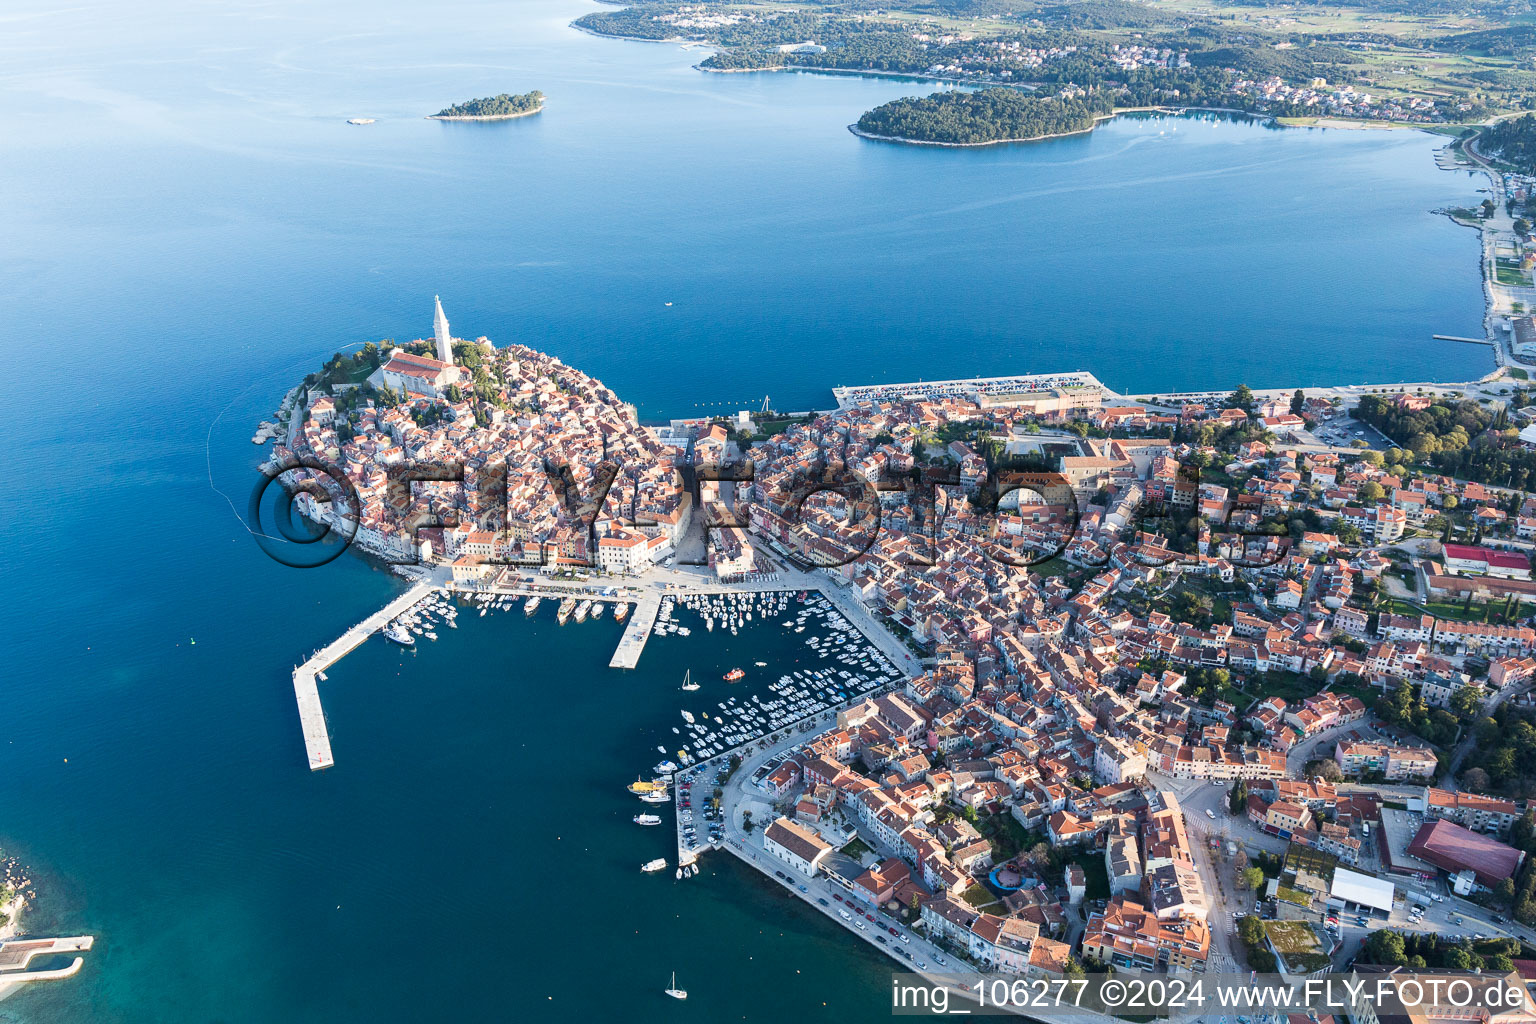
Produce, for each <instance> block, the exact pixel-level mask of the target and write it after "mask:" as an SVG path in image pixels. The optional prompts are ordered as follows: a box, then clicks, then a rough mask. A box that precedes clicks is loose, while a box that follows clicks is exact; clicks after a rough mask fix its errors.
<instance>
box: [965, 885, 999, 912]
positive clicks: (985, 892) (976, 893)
mask: <svg viewBox="0 0 1536 1024" xmlns="http://www.w3.org/2000/svg"><path fill="white" fill-rule="evenodd" d="M960 898H961V899H963V900H965V902H967V903H969V904H970V905H971V906H973V907H975V908H976V909H977V910H986V909H988V908H989V907H997V906H1001V905H1002V904H1001V902H1000V901H999V900H998V898H997V897H996V896H994V895H993V894H992V890H991V889H988V888H987V887H986V886H984V885H982V884H981V883H980V882H977V883H976V884H974V885H972V886H971V887H970V888H969V889H967V890H965V892H963V893H961V894H960Z"/></svg>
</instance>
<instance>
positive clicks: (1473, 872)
mask: <svg viewBox="0 0 1536 1024" xmlns="http://www.w3.org/2000/svg"><path fill="white" fill-rule="evenodd" d="M1408 853H1409V854H1410V855H1412V856H1414V857H1417V858H1419V859H1420V860H1422V861H1425V862H1427V863H1430V864H1433V865H1434V866H1435V867H1437V868H1440V869H1441V870H1442V871H1446V872H1448V873H1450V874H1451V875H1452V876H1453V877H1454V879H1455V883H1454V884H1455V888H1456V890H1457V891H1458V892H1464V891H1475V890H1476V889H1492V888H1493V887H1494V886H1496V885H1498V884H1499V883H1500V882H1502V881H1504V879H1506V878H1510V877H1513V875H1514V873H1515V872H1516V871H1518V870H1520V864H1521V863H1522V862H1523V861H1524V860H1525V852H1524V851H1523V850H1517V849H1515V848H1514V847H1513V846H1507V845H1505V844H1504V843H1501V842H1499V841H1498V840H1497V839H1490V838H1489V837H1488V836H1485V835H1481V834H1479V833H1477V832H1473V831H1471V830H1470V829H1465V828H1462V827H1461V826H1460V825H1457V824H1456V823H1454V822H1450V821H1445V820H1443V819H1442V820H1439V821H1431V822H1426V823H1425V825H1424V827H1423V828H1421V829H1419V834H1418V835H1416V836H1414V837H1413V842H1411V843H1409V844H1408ZM1469 875H1470V878H1468V877H1467V876H1469ZM1473 883H1475V884H1473Z"/></svg>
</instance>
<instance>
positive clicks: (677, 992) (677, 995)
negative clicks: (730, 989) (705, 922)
mask: <svg viewBox="0 0 1536 1024" xmlns="http://www.w3.org/2000/svg"><path fill="white" fill-rule="evenodd" d="M667 305H669V306H670V305H672V303H670V302H669V303H667ZM665 991H666V993H667V995H669V996H671V997H672V998H673V999H687V998H688V993H687V992H684V991H683V990H682V989H680V988H678V987H677V972H676V971H673V972H672V987H671V988H668V989H666V990H665Z"/></svg>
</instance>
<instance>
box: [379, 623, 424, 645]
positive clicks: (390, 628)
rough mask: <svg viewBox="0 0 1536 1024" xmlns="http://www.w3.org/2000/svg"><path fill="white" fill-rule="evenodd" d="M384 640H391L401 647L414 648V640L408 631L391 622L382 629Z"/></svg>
mask: <svg viewBox="0 0 1536 1024" xmlns="http://www.w3.org/2000/svg"><path fill="white" fill-rule="evenodd" d="M384 639H385V640H393V641H394V642H395V643H397V644H399V645H400V646H401V647H415V646H416V638H415V637H413V636H411V634H410V631H409V630H407V629H406V628H405V627H404V626H402V625H400V623H398V622H391V623H390V624H389V625H387V626H385V627H384Z"/></svg>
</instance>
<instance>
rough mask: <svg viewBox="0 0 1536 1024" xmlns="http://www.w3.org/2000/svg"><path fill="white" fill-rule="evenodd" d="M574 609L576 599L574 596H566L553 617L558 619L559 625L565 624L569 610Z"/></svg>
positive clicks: (569, 613) (569, 615)
mask: <svg viewBox="0 0 1536 1024" xmlns="http://www.w3.org/2000/svg"><path fill="white" fill-rule="evenodd" d="M575 610H576V599H575V598H574V597H568V598H566V599H565V600H564V601H561V602H560V610H559V611H558V612H557V613H556V614H555V618H557V619H559V620H560V625H562V626H563V625H565V620H566V619H569V618H570V617H571V612H573V611H575Z"/></svg>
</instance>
